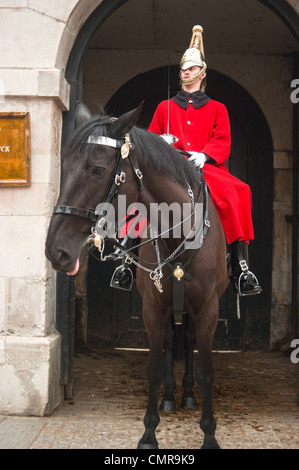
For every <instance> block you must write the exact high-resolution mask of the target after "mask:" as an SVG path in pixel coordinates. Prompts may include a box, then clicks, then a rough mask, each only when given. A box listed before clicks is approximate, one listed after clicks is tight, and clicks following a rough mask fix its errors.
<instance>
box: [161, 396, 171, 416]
mask: <svg viewBox="0 0 299 470" xmlns="http://www.w3.org/2000/svg"><path fill="white" fill-rule="evenodd" d="M159 410H160V411H163V412H164V413H175V401H174V400H165V399H164V398H163V400H162V401H161V405H160V408H159Z"/></svg>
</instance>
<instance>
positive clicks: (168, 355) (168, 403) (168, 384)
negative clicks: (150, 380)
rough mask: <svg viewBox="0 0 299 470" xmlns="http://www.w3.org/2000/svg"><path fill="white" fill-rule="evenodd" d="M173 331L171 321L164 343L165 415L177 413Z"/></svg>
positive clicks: (161, 409) (162, 402) (161, 408)
mask: <svg viewBox="0 0 299 470" xmlns="http://www.w3.org/2000/svg"><path fill="white" fill-rule="evenodd" d="M173 338H174V335H173V329H172V325H171V322H170V318H169V321H168V323H167V326H166V331H165V341H164V349H165V353H164V354H165V365H166V369H165V380H164V396H163V399H162V401H161V405H160V411H164V413H175V409H176V405H175V398H174V392H175V388H176V383H175V378H174V374H173Z"/></svg>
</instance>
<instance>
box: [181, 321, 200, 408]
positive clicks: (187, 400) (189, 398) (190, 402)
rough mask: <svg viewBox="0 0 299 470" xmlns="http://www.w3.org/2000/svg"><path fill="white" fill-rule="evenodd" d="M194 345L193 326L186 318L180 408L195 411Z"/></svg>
mask: <svg viewBox="0 0 299 470" xmlns="http://www.w3.org/2000/svg"><path fill="white" fill-rule="evenodd" d="M195 345H196V336H195V326H194V323H193V321H192V319H191V318H190V317H189V318H187V325H186V363H185V374H184V378H183V388H184V393H183V397H182V404H181V406H182V408H189V409H191V410H195V409H196V408H197V406H198V405H197V401H196V399H195V396H194V394H193V385H194V378H193V353H194V349H195Z"/></svg>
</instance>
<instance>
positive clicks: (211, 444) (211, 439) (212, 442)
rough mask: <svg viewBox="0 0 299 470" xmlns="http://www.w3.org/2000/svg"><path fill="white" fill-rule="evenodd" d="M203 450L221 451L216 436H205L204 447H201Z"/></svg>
mask: <svg viewBox="0 0 299 470" xmlns="http://www.w3.org/2000/svg"><path fill="white" fill-rule="evenodd" d="M201 448H202V449H220V448H221V447H220V446H219V444H218V442H217V441H216V438H215V436H213V435H209V434H208V435H205V437H204V441H203V445H202V446H201Z"/></svg>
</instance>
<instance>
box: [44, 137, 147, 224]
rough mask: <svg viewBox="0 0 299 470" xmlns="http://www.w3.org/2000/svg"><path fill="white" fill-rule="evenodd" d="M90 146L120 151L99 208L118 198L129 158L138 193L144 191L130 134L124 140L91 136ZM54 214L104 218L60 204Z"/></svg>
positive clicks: (91, 212) (101, 215) (95, 219)
mask: <svg viewBox="0 0 299 470" xmlns="http://www.w3.org/2000/svg"><path fill="white" fill-rule="evenodd" d="M87 143H88V144H96V145H103V146H108V147H113V148H116V149H118V150H120V151H119V152H118V156H117V160H116V164H115V168H114V176H113V178H112V180H111V183H110V186H109V188H108V191H107V193H106V196H105V198H104V201H103V203H102V204H99V206H97V207H101V206H105V204H111V203H112V201H113V200H114V199H115V198H116V197H117V196H118V194H119V189H120V185H121V183H124V182H125V180H126V173H125V171H124V167H125V160H126V159H127V158H128V159H129V162H130V164H131V167H132V169H133V172H134V174H135V175H136V180H137V185H138V191H142V189H143V184H142V178H143V174H142V172H141V171H140V170H139V168H137V167H136V165H135V162H134V160H133V158H132V155H131V154H130V150H131V149H133V144H132V143H131V141H130V136H129V134H126V135H125V137H124V138H123V139H120V140H117V139H111V138H110V137H104V136H100V137H93V136H90V137H89V138H88V141H87ZM53 214H64V215H75V216H78V217H84V218H85V219H90V220H91V221H92V222H96V221H97V220H99V219H101V218H102V217H103V214H101V213H98V211H97V210H95V211H92V210H88V209H83V208H81V207H74V206H66V205H63V204H58V205H56V206H55V207H54V210H53Z"/></svg>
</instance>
